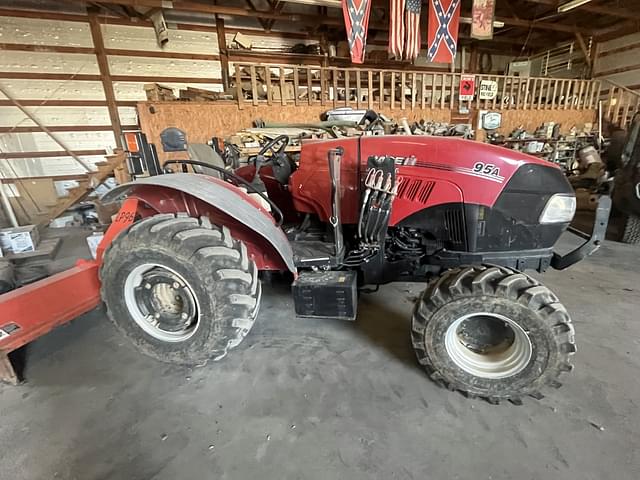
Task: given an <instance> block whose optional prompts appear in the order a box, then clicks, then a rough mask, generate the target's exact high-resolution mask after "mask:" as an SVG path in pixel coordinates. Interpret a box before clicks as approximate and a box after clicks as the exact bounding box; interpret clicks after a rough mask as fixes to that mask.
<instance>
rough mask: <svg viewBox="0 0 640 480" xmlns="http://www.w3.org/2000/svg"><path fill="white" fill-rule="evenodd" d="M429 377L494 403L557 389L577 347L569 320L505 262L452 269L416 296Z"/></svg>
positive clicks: (416, 329)
mask: <svg viewBox="0 0 640 480" xmlns="http://www.w3.org/2000/svg"><path fill="white" fill-rule="evenodd" d="M411 334H412V342H413V346H414V349H415V352H416V355H417V357H418V361H419V362H420V364H421V365H423V366H424V368H425V370H426V371H427V373H428V374H429V376H430V377H431V379H432V380H434V381H436V382H438V383H439V384H441V385H442V386H445V387H447V388H449V389H451V390H458V391H460V392H462V393H464V394H466V395H468V396H478V397H482V398H484V399H486V400H488V401H489V402H491V403H499V402H500V401H501V400H510V401H512V402H513V403H520V402H521V398H522V397H524V396H526V395H530V396H532V397H535V398H540V397H542V395H541V393H540V392H541V390H543V389H544V388H545V387H555V388H557V387H559V386H560V385H561V384H560V382H559V381H558V377H559V375H560V374H561V373H562V372H568V371H571V370H572V368H573V366H572V365H571V363H570V356H571V355H572V354H573V353H575V351H576V347H575V342H574V330H573V325H572V324H571V319H570V318H569V315H568V313H567V311H566V310H565V308H564V307H563V306H562V304H560V303H559V301H558V298H557V297H556V296H555V295H554V294H553V293H552V292H551V291H550V290H549V289H548V288H546V287H544V286H543V285H541V284H540V283H539V282H537V281H536V280H534V279H533V278H531V277H529V276H528V275H525V274H524V273H520V272H517V271H514V270H510V269H507V268H502V267H467V268H459V269H455V270H450V271H448V272H445V273H444V274H443V275H442V276H441V277H439V278H438V279H437V280H435V281H434V282H432V283H431V284H430V285H429V286H428V287H427V289H426V290H425V291H424V292H423V294H422V295H421V296H420V298H419V299H418V300H417V302H416V305H415V308H414V313H413V318H412V326H411Z"/></svg>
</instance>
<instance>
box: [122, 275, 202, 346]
mask: <svg viewBox="0 0 640 480" xmlns="http://www.w3.org/2000/svg"><path fill="white" fill-rule="evenodd" d="M124 300H125V304H126V306H127V310H128V311H129V314H130V315H131V318H132V319H133V321H134V322H135V323H136V324H137V325H138V326H139V327H140V328H141V329H142V330H143V331H144V332H145V333H147V334H148V335H150V336H152V337H153V338H155V339H157V340H160V341H163V342H169V343H177V342H184V341H185V340H188V339H189V338H191V337H192V336H193V335H194V334H195V333H196V331H197V330H198V328H199V326H200V312H201V310H200V306H199V304H198V298H197V296H196V295H195V293H194V290H193V288H192V287H191V285H190V284H189V282H187V281H186V280H185V279H184V277H183V276H182V275H180V274H179V273H178V272H176V271H175V270H173V269H172V268H169V267H167V266H166V265H160V264H157V263H144V264H141V265H138V266H136V267H135V268H134V269H133V270H131V272H129V274H128V275H127V278H126V279H125V283H124Z"/></svg>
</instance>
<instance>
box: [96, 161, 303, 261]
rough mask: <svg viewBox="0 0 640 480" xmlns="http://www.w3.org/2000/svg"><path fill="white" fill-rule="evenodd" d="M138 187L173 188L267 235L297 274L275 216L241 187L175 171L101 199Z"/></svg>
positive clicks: (142, 180) (123, 187)
mask: <svg viewBox="0 0 640 480" xmlns="http://www.w3.org/2000/svg"><path fill="white" fill-rule="evenodd" d="M137 186H158V187H166V188H171V189H173V190H177V191H179V192H183V193H186V194H187V195H191V196H193V197H195V198H197V199H199V200H202V201H203V202H205V203H208V204H209V205H211V206H212V207H214V208H217V209H218V210H220V211H221V212H223V213H225V214H227V215H229V216H230V217H232V218H233V219H235V220H237V221H238V222H240V223H242V224H244V225H245V226H246V227H247V228H249V229H250V230H252V231H254V232H255V233H256V234H258V235H260V236H261V237H262V238H264V239H265V240H266V241H267V242H269V243H270V244H271V246H273V248H274V249H275V250H276V252H278V254H279V255H280V257H281V258H282V261H283V262H284V263H285V265H286V266H287V268H288V269H289V270H290V271H291V272H293V273H296V271H297V270H296V266H295V263H294V261H293V249H292V248H291V244H290V243H289V240H288V239H287V237H286V235H285V234H284V232H283V231H282V229H280V228H279V227H277V226H276V224H275V223H274V221H273V218H272V217H271V215H269V214H268V213H267V212H265V211H264V210H261V209H259V208H256V207H255V206H254V204H253V203H251V202H250V201H248V200H249V198H250V197H249V196H248V195H247V194H246V193H245V192H243V191H242V190H240V189H239V188H238V187H236V186H234V185H231V184H230V183H228V182H225V181H223V180H220V179H218V178H214V177H211V176H209V175H201V174H197V173H172V174H170V175H156V176H153V177H145V178H140V179H138V180H136V181H134V182H129V183H125V184H123V185H118V186H117V187H115V188H114V189H112V190H110V191H108V192H107V193H105V194H104V195H103V196H102V197H101V199H100V200H101V201H102V202H104V203H113V202H115V201H116V200H119V199H120V198H122V197H124V196H126V195H127V193H128V192H129V191H130V190H131V189H132V188H135V187H137Z"/></svg>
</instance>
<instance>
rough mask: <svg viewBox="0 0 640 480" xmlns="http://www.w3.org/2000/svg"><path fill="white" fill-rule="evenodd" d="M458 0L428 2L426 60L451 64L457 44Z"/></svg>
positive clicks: (432, 0)
mask: <svg viewBox="0 0 640 480" xmlns="http://www.w3.org/2000/svg"><path fill="white" fill-rule="evenodd" d="M459 25H460V0H429V28H428V33H427V60H428V61H429V62H434V63H453V59H454V58H455V56H456V50H457V44H458V27H459Z"/></svg>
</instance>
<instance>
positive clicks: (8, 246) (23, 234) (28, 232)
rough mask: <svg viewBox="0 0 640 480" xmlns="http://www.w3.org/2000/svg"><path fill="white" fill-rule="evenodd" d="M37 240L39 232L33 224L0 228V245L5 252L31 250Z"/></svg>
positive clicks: (36, 245)
mask: <svg viewBox="0 0 640 480" xmlns="http://www.w3.org/2000/svg"><path fill="white" fill-rule="evenodd" d="M39 242H40V234H39V232H38V228H37V227H36V226H35V225H25V226H23V227H11V228H3V229H1V230H0V247H1V248H2V250H3V251H4V252H6V253H23V252H33V251H34V250H35V249H36V248H37V247H38V243H39Z"/></svg>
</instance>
